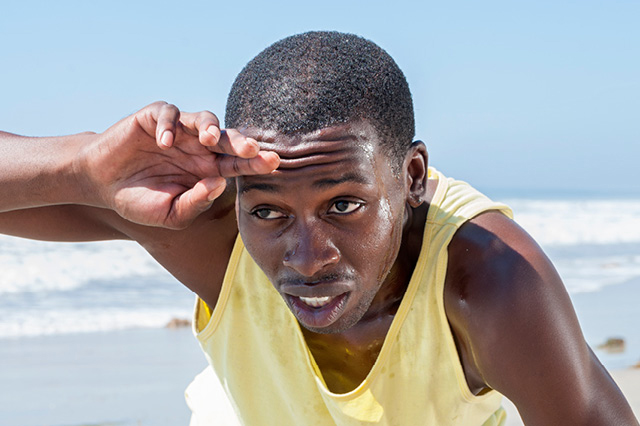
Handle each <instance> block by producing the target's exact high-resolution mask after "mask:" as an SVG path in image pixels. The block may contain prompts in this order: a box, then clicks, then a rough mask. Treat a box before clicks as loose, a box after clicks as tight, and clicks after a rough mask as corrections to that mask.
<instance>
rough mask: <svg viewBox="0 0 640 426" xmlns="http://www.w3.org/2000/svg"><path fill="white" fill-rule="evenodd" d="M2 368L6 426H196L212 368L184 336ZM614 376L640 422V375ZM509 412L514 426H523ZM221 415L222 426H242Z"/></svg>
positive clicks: (120, 342) (90, 348)
mask: <svg viewBox="0 0 640 426" xmlns="http://www.w3.org/2000/svg"><path fill="white" fill-rule="evenodd" d="M0 365H2V368H1V369H0V395H1V396H2V397H1V398H0V424H2V425H13V426H80V425H91V426H107V425H110V426H111V425H112V426H129V425H131V426H145V425H149V426H151V425H154V426H156V425H157V426H164V425H166V426H168V425H188V424H189V418H190V412H189V409H188V407H187V405H186V403H185V400H184V390H185V388H186V387H187V385H188V384H189V382H190V381H191V380H192V379H193V377H194V376H195V375H196V374H198V373H200V372H201V371H202V369H203V368H204V367H205V366H206V361H205V359H204V356H203V355H202V353H201V351H200V348H199V347H198V345H197V343H196V341H195V339H194V338H193V335H192V334H191V330H190V329H188V328H181V329H148V330H126V331H115V332H104V333H89V334H74V335H61V336H46V337H39V338H22V339H3V340H0ZM612 375H613V377H614V378H615V379H616V381H617V382H618V383H619V385H620V387H621V389H622V390H623V392H625V394H626V396H627V398H628V400H629V402H630V403H631V404H632V406H633V408H634V410H635V413H636V415H638V414H640V369H624V370H617V371H614V372H613V373H612ZM213 392H214V393H216V394H217V395H216V397H218V398H220V399H222V398H224V394H223V392H222V390H221V388H220V387H219V386H218V387H217V388H215V389H214V391H213ZM221 405H224V404H223V403H221ZM505 406H506V409H507V412H508V413H509V418H508V422H507V425H509V426H515V425H521V424H522V421H521V420H520V418H519V416H518V414H517V411H516V409H515V407H513V405H510V403H509V402H508V401H507V402H506V403H505ZM219 413H220V415H219V417H218V418H219V420H220V421H219V423H218V424H220V425H232V424H234V419H233V418H232V415H231V414H228V413H226V412H225V410H224V409H222V407H221V408H220V412H219Z"/></svg>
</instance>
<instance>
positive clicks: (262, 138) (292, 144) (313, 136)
mask: <svg viewBox="0 0 640 426" xmlns="http://www.w3.org/2000/svg"><path fill="white" fill-rule="evenodd" d="M243 133H245V135H247V136H250V137H252V138H254V139H255V140H257V141H258V143H259V144H260V148H261V149H262V150H265V151H273V152H275V153H277V154H278V155H279V156H280V167H279V168H278V170H287V169H295V168H303V167H308V166H312V165H319V164H326V163H328V162H335V161H349V160H351V161H354V160H355V161H359V160H360V161H362V160H369V161H371V160H372V159H373V156H374V155H375V151H376V147H377V144H378V140H377V134H376V132H375V130H374V129H373V127H372V126H371V125H369V124H368V123H366V122H356V123H353V122H351V123H345V124H342V125H337V126H332V127H328V128H325V129H320V130H316V131H314V132H310V133H305V134H296V135H284V134H281V133H278V132H276V131H271V130H260V129H251V128H250V129H246V130H245V131H243Z"/></svg>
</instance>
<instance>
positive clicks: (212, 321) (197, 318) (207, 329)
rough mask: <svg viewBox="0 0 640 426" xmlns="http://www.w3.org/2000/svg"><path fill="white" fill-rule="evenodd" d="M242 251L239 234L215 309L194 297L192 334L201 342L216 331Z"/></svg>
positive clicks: (242, 246) (242, 245)
mask: <svg viewBox="0 0 640 426" xmlns="http://www.w3.org/2000/svg"><path fill="white" fill-rule="evenodd" d="M243 250H244V244H243V242H242V239H241V238H240V234H238V237H237V238H236V242H235V243H234V245H233V250H232V251H231V256H230V257H229V263H228V264H227V270H226V272H225V274H224V279H223V281H222V288H221V289H220V295H219V296H218V301H217V302H216V305H215V307H214V308H213V309H211V307H210V306H209V305H207V303H206V302H205V301H204V300H202V299H200V298H199V297H196V306H195V310H194V318H193V332H194V334H195V336H196V338H197V339H198V340H199V341H201V342H202V341H204V340H207V339H208V338H210V337H211V335H212V334H213V333H214V332H215V331H216V328H217V327H218V324H220V320H221V319H222V314H223V312H224V309H225V307H226V305H227V302H228V301H229V295H230V294H231V290H232V288H233V280H234V278H235V275H236V271H237V270H238V263H239V262H240V257H241V255H242V251H243ZM203 316H204V319H203ZM207 317H208V320H207ZM205 321H206V325H205V326H204V327H203V328H202V329H199V327H198V325H199V324H200V323H201V322H205Z"/></svg>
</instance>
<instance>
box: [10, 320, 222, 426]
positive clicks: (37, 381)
mask: <svg viewBox="0 0 640 426" xmlns="http://www.w3.org/2000/svg"><path fill="white" fill-rule="evenodd" d="M206 365H207V362H206V360H205V358H204V355H203V354H202V352H201V350H200V348H199V346H198V344H197V342H196V340H195V339H194V337H193V334H192V332H191V329H190V328H181V329H142V330H125V331H113V332H104V333H87V334H70V335H58V336H45V337H36V338H21V339H2V340H0V425H12V426H79V425H91V426H97V425H114V426H116V425H117V426H129V425H131V426H143V425H149V426H151V425H158V426H164V425H166V426H168V425H172V426H173V425H188V424H189V418H190V411H189V408H188V407H187V405H186V403H185V400H184V390H185V388H186V387H187V385H188V384H189V382H190V381H191V380H192V379H193V377H194V376H195V375H196V374H198V373H199V372H200V371H201V370H202V369H203V368H204V367H205V366H206ZM221 424H224V423H221Z"/></svg>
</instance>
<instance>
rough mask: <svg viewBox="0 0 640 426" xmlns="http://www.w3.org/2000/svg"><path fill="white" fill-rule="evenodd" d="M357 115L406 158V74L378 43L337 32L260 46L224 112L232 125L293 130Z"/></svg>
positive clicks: (410, 125)
mask: <svg viewBox="0 0 640 426" xmlns="http://www.w3.org/2000/svg"><path fill="white" fill-rule="evenodd" d="M358 119H364V120H367V121H368V122H369V123H370V124H371V125H373V127H374V128H375V130H376V132H377V133H378V135H379V136H380V137H381V147H382V148H383V150H384V151H385V152H386V153H387V154H388V155H389V157H390V158H391V159H397V160H399V162H400V163H401V162H402V159H403V158H404V156H405V154H406V152H407V150H408V149H409V147H410V146H411V142H412V141H413V136H414V134H415V120H414V115H413V102H412V99H411V92H410V91H409V85H408V84H407V81H406V79H405V76H404V74H403V73H402V71H401V70H400V68H399V67H398V65H397V64H396V63H395V61H394V60H393V58H391V56H390V55H389V54H388V53H387V52H385V51H384V50H383V49H382V48H380V47H379V46H378V45H376V44H375V43H373V42H371V41H369V40H366V39H364V38H362V37H359V36H356V35H354V34H345V33H339V32H335V31H322V32H307V33H303V34H298V35H294V36H291V37H287V38H285V39H282V40H280V41H278V42H276V43H274V44H272V45H271V46H269V47H267V48H266V49H265V50H263V51H262V52H261V53H259V54H258V55H257V56H256V57H255V58H253V59H252V60H251V61H250V62H249V63H248V64H247V65H246V66H245V67H244V69H243V70H242V71H241V72H240V74H238V76H237V77H236V80H235V82H234V83H233V86H232V87H231V92H230V93H229V98H228V100H227V110H226V114H225V121H226V123H225V124H226V126H227V127H229V128H240V127H256V128H259V129H263V130H275V131H277V132H279V133H283V134H288V135H291V134H296V133H308V132H312V131H315V130H319V129H322V128H325V127H329V126H333V125H337V124H341V123H346V122H349V121H352V120H358Z"/></svg>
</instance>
